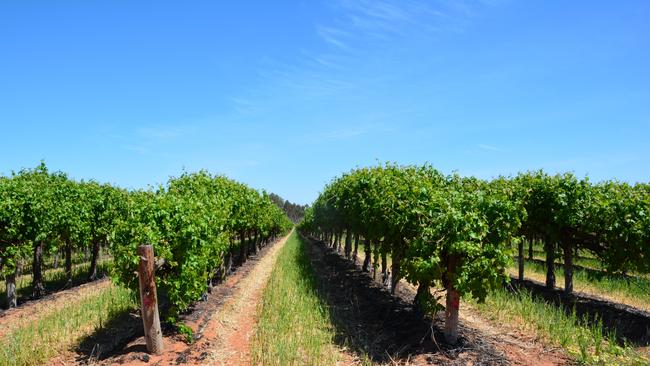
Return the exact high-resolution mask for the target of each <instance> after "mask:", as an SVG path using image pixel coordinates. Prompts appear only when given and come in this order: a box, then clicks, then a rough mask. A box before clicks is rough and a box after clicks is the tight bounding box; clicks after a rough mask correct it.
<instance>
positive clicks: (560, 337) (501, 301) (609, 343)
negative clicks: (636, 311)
mask: <svg viewBox="0 0 650 366" xmlns="http://www.w3.org/2000/svg"><path fill="white" fill-rule="evenodd" d="M468 302H469V303H470V304H471V306H472V307H474V308H476V309H477V310H478V311H479V312H480V313H481V314H482V315H483V316H485V317H486V318H488V319H491V320H492V321H494V322H496V323H498V324H503V323H508V324H510V325H511V326H513V327H516V328H517V329H524V330H527V331H532V332H535V334H536V335H537V336H538V337H541V338H543V339H544V340H545V341H547V342H550V343H552V344H555V345H558V346H560V347H562V348H563V349H565V350H566V351H567V353H568V354H569V355H570V356H571V357H572V358H574V359H575V360H576V361H578V362H579V363H581V364H588V365H647V364H648V362H650V359H647V358H644V356H642V355H641V354H639V353H637V352H636V351H635V350H634V349H633V348H632V347H630V346H627V345H626V346H619V345H617V343H616V341H615V339H614V335H613V334H611V333H608V332H607V331H606V330H605V329H604V328H603V327H602V325H600V324H597V325H588V324H587V323H586V322H584V321H583V320H582V319H580V318H579V317H578V316H576V314H575V312H574V313H572V314H566V313H565V312H564V311H563V310H562V309H559V308H558V307H556V306H554V305H550V304H548V303H546V302H544V301H543V300H540V299H537V298H535V297H534V296H532V295H531V294H530V293H529V292H527V291H521V292H517V293H510V292H508V291H506V290H505V289H500V290H497V291H495V292H493V293H491V294H490V295H489V296H488V297H487V299H486V301H485V303H482V304H478V303H476V302H475V301H474V300H468Z"/></svg>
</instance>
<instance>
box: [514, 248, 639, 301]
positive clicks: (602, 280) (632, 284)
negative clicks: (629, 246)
mask: <svg viewBox="0 0 650 366" xmlns="http://www.w3.org/2000/svg"><path fill="white" fill-rule="evenodd" d="M516 271H517V264H516V263H515V264H514V266H513V267H511V268H510V273H516ZM524 275H525V277H528V278H532V279H536V280H543V279H544V278H545V276H546V267H545V266H544V265H543V264H541V263H536V262H531V261H528V260H527V261H526V263H525V269H524ZM555 277H556V283H557V285H558V286H560V287H563V286H564V270H563V269H562V267H556V270H555ZM573 284H574V289H575V290H576V291H584V292H587V293H593V294H596V295H601V296H602V295H605V296H607V297H608V298H610V299H612V300H615V301H617V302H621V303H624V304H628V305H632V306H636V307H640V308H644V309H650V280H649V279H646V278H639V277H633V278H631V279H630V278H625V277H623V276H620V275H615V274H613V275H607V274H603V275H602V276H600V275H599V276H594V275H592V274H590V273H589V272H587V271H584V270H580V269H574V271H573Z"/></svg>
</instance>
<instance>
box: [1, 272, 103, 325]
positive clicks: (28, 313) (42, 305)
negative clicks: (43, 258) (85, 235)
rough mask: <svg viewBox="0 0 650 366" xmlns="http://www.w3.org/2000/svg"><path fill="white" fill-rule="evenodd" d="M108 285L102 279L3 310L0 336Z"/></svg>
mask: <svg viewBox="0 0 650 366" xmlns="http://www.w3.org/2000/svg"><path fill="white" fill-rule="evenodd" d="M108 286H110V281H109V280H108V279H102V280H98V281H95V282H90V283H86V284H83V285H80V286H77V287H73V288H71V289H68V290H63V291H59V292H55V293H53V294H51V295H47V296H45V297H44V298H42V299H39V300H33V301H29V302H26V303H24V304H23V305H21V306H19V307H17V308H13V309H8V310H4V311H2V312H1V313H0V338H2V337H4V336H5V335H6V334H7V333H8V332H10V331H11V330H13V329H15V328H17V327H20V326H21V325H23V324H25V323H27V322H29V321H31V320H34V319H38V318H41V317H43V316H45V315H47V314H50V313H52V312H55V311H60V310H61V308H62V307H63V306H65V305H68V304H69V303H72V302H78V301H81V300H83V299H85V298H87V297H89V296H91V295H94V294H97V293H98V292H100V291H102V290H104V289H106V288H107V287H108Z"/></svg>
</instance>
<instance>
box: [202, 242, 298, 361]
mask: <svg viewBox="0 0 650 366" xmlns="http://www.w3.org/2000/svg"><path fill="white" fill-rule="evenodd" d="M289 235H291V234H289ZM287 238H288V236H287V237H285V238H283V239H282V240H281V241H280V242H279V243H278V244H277V245H275V246H274V247H273V248H271V249H270V250H269V252H268V253H266V255H265V256H264V258H262V259H261V260H260V261H259V263H257V265H256V266H255V268H254V269H253V270H252V271H251V273H250V275H248V276H247V277H246V278H244V279H243V280H242V282H241V284H240V286H239V287H238V291H237V293H236V294H234V296H233V297H232V298H230V300H229V301H228V302H227V303H226V304H224V307H223V309H222V311H220V312H219V313H218V314H216V316H215V319H214V321H212V322H211V324H210V328H209V333H210V334H211V335H212V336H213V339H214V341H215V343H214V346H213V347H212V349H211V350H210V357H209V360H210V362H209V363H208V364H212V365H232V366H234V365H250V364H251V353H250V341H251V337H252V336H253V335H254V333H255V327H256V325H257V307H258V304H259V302H260V299H261V297H262V295H263V292H264V288H265V287H266V283H267V282H268V280H269V276H270V275H271V272H272V271H273V267H274V266H275V262H276V259H277V258H278V254H279V253H280V250H281V249H282V247H283V246H284V244H285V243H286V241H287ZM217 330H218V332H217Z"/></svg>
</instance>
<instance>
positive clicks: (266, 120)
mask: <svg viewBox="0 0 650 366" xmlns="http://www.w3.org/2000/svg"><path fill="white" fill-rule="evenodd" d="M648 35H650V2H648V1H620V2H619V1H570V2H567V1H507V0H503V1H502V0H489V1H488V0H485V1H480V0H474V1H451V0H441V1H435V0H431V1H416V0H391V1H389V0H378V1H366V0H332V1H316V0H311V1H289V0H285V1H231V2H223V1H183V2H177V1H115V0H111V1H85V0H84V1H81V0H80V1H64V0H61V1H29V0H3V1H1V2H0V126H1V131H2V134H1V135H0V136H1V137H2V138H1V140H0V173H4V174H9V173H10V172H11V171H12V170H17V169H19V168H21V167H32V166H35V165H37V164H38V162H39V161H40V160H41V159H44V160H45V161H46V163H47V164H48V166H49V167H50V168H51V169H54V170H63V171H65V172H67V173H69V174H70V176H72V177H74V178H77V179H82V178H84V179H90V178H94V179H97V180H100V181H106V182H112V183H116V184H119V185H121V186H124V187H131V188H139V187H146V186H147V185H148V184H155V183H161V182H164V181H166V180H167V177H169V176H172V175H178V174H179V173H180V172H182V170H183V169H186V170H190V171H193V170H198V169H202V168H205V169H208V170H210V171H211V172H214V173H224V174H226V175H228V176H230V177H232V178H235V179H238V180H240V181H243V182H246V183H248V184H250V185H251V186H253V187H256V188H265V189H267V190H270V191H273V192H276V193H278V194H280V195H281V196H283V197H285V198H288V199H290V200H292V201H295V202H299V203H308V202H310V201H312V200H313V199H314V198H315V197H316V196H317V194H318V192H319V190H320V189H321V188H322V186H323V185H324V184H325V183H326V182H327V181H329V180H330V179H331V178H332V177H333V176H335V175H337V174H340V173H341V172H343V171H347V170H349V169H351V168H353V167H355V166H365V165H373V164H375V163H376V162H377V161H378V160H379V161H396V162H399V163H403V164H410V163H417V164H419V163H424V162H430V163H432V164H433V165H434V166H435V167H437V168H438V169H441V170H442V171H444V172H446V173H449V172H452V171H458V172H460V173H461V174H466V175H476V176H479V177H482V178H490V177H493V176H497V175H499V174H516V173H517V172H519V171H524V170H529V169H539V168H544V169H546V170H548V171H550V172H556V171H573V172H575V173H576V174H578V175H581V176H582V175H588V176H589V177H590V178H591V179H592V180H596V181H597V180H603V179H611V178H617V179H620V180H626V181H631V182H635V181H646V182H647V181H650V169H648V166H650V143H649V141H650V37H649V36H648Z"/></svg>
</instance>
